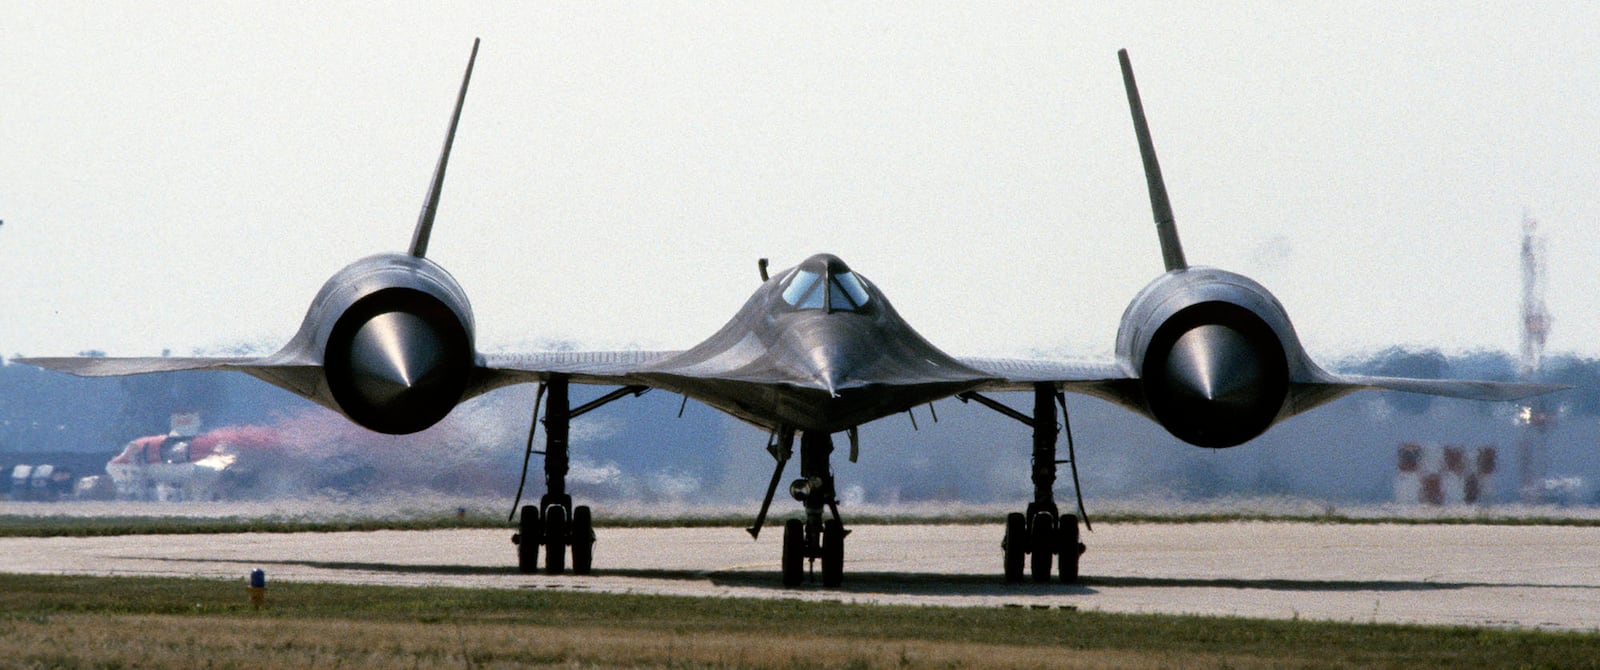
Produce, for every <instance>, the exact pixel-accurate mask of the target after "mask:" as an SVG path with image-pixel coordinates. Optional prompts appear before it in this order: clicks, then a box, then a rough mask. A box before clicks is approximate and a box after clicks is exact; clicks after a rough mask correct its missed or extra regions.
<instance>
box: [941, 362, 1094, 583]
mask: <svg viewBox="0 0 1600 670" xmlns="http://www.w3.org/2000/svg"><path fill="white" fill-rule="evenodd" d="M959 398H960V399H961V400H974V401H977V402H978V403H979V404H982V405H984V406H985V407H988V408H990V409H993V410H995V411H996V412H999V413H1001V414H1004V415H1006V416H1009V417H1011V418H1013V419H1016V420H1018V421H1021V422H1022V423H1024V424H1027V425H1029V426H1031V427H1032V428H1033V502H1031V503H1028V508H1027V511H1026V512H1012V513H1010V514H1008V515H1006V534H1005V539H1004V540H1002V541H1001V542H1000V548H1001V552H1002V555H1003V561H1004V565H1005V576H1006V581H1007V582H1021V581H1023V571H1024V564H1026V566H1027V572H1028V573H1029V574H1030V575H1031V577H1032V578H1033V581H1035V582H1048V581H1050V572H1051V567H1052V564H1054V563H1057V562H1058V559H1059V568H1060V570H1059V574H1060V575H1061V581H1062V582H1065V583H1068V584H1071V583H1073V582H1076V581H1078V559H1079V557H1081V556H1082V555H1083V553H1084V551H1086V548H1085V547H1084V545H1083V542H1081V541H1080V535H1079V532H1078V515H1077V514H1061V512H1060V509H1059V508H1057V507H1056V500H1055V482H1056V466H1057V465H1059V464H1061V463H1068V464H1071V465H1072V485H1073V488H1074V489H1075V490H1077V495H1078V511H1079V512H1082V511H1083V494H1082V492H1081V490H1079V487H1078V468H1077V464H1076V463H1074V462H1073V457H1075V454H1073V453H1072V451H1073V449H1072V430H1071V428H1070V426H1069V427H1068V428H1067V448H1068V453H1069V457H1068V459H1067V460H1065V461H1058V460H1056V434H1057V432H1059V431H1060V429H1061V427H1062V426H1061V425H1059V424H1057V423H1056V403H1057V402H1059V403H1061V409H1062V414H1063V417H1064V416H1065V413H1066V399H1065V398H1064V397H1063V396H1062V395H1061V394H1060V393H1058V392H1056V391H1055V389H1054V388H1052V387H1051V385H1049V384H1037V385H1035V387H1034V394H1033V415H1032V416H1029V415H1027V414H1023V413H1022V412H1018V411H1016V410H1014V409H1011V408H1010V407H1007V406H1005V405H1002V404H1000V403H999V402H997V401H995V400H993V399H990V398H987V397H985V396H982V395H979V394H977V393H963V394H961V395H960V396H959ZM1083 523H1084V527H1085V528H1088V527H1089V520H1088V516H1087V515H1085V516H1084V518H1083Z"/></svg>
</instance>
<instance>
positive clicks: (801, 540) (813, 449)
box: [745, 429, 850, 588]
mask: <svg viewBox="0 0 1600 670" xmlns="http://www.w3.org/2000/svg"><path fill="white" fill-rule="evenodd" d="M774 437H775V441H774V442H773V443H772V445H771V446H770V447H769V450H770V451H771V452H772V455H773V457H774V458H776V459H777V460H778V465H777V468H776V469H775V470H774V471H773V473H772V481H771V482H770V483H769V484H768V485H767V495H766V498H765V499H764V500H763V501H762V503H761V513H760V514H758V515H757V516H756V523H755V525H754V526H751V527H750V528H747V529H745V530H746V531H748V532H749V533H750V536H751V537H758V536H760V534H761V526H762V524H763V523H765V522H766V519H767V510H768V508H770V507H771V505H772V496H773V494H774V493H775V492H776V491H777V488H778V480H779V479H781V478H782V477H783V468H784V466H785V465H787V464H788V463H789V458H790V456H791V455H792V454H793V450H794V431H793V430H792V429H783V430H779V431H778V432H777V433H776V434H775V435H774ZM832 454H833V438H832V436H830V435H829V434H827V433H802V434H801V436H800V478H799V479H796V480H794V482H793V483H791V484H790V485H789V494H790V495H791V496H794V499H795V500H798V501H800V502H801V503H803V504H804V505H805V509H806V518H805V520H804V521H802V520H800V519H790V520H788V521H787V522H785V523H784V524H783V559H782V561H781V566H782V572H783V585H784V586H786V587H789V588H794V587H797V586H799V585H800V584H801V582H804V581H805V578H806V567H807V565H808V564H809V565H811V566H812V567H813V569H814V568H815V564H816V563H817V562H820V563H821V564H822V585H823V586H826V587H830V588H832V587H837V586H839V585H841V584H843V583H844V538H845V536H846V535H849V534H850V531H847V530H845V529H844V522H843V520H841V519H840V518H839V501H838V498H837V497H836V496H835V495H834V485H833V469H832V468H831V467H830V466H829V463H828V459H829V456H830V455H832ZM824 511H826V512H828V513H829V515H830V516H829V517H828V518H826V519H824V517H823V513H824ZM813 574H814V573H813Z"/></svg>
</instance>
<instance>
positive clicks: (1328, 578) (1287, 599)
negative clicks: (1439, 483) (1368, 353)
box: [0, 522, 1600, 631]
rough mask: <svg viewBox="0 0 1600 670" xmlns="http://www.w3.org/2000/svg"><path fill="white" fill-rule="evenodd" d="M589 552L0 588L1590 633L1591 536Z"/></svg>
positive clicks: (290, 559) (363, 546)
mask: <svg viewBox="0 0 1600 670" xmlns="http://www.w3.org/2000/svg"><path fill="white" fill-rule="evenodd" d="M598 534H599V541H598V542H597V544H596V546H595V575H593V576H589V577H577V576H571V575H563V576H546V575H542V574H541V575H522V574H518V573H517V572H516V570H515V553H514V547H513V546H512V544H511V543H510V531H509V530H505V531H501V530H446V531H380V532H358V533H298V534H259V533H249V534H230V535H144V536H121V537H103V538H3V539H0V571H4V572H13V573H38V574H88V575H168V576H198V577H223V578H238V579H240V580H241V581H242V580H243V579H244V577H245V575H246V574H247V573H248V572H249V571H250V570H251V569H252V568H262V569H263V570H265V571H266V573H267V576H268V580H269V585H270V583H271V582H274V581H296V582H350V583H370V584H396V585H455V586H465V587H476V588H508V589H566V590H581V591H601V592H616V593H649V594H666V595H684V596H698V597H755V598H800V599H807V600H831V601H841V602H863V603H892V604H909V605H942V606H958V607H967V606H970V607H1039V608H1072V609H1078V610H1099V611H1107V612H1160V613H1170V614H1203V615H1224V616H1245V617H1263V618H1279V619H1294V618H1298V619H1320V620H1336V621H1353V622H1396V623H1423V624H1449V625H1466V626H1491V627H1521V628H1540V629H1557V630H1584V631H1594V630H1600V529H1595V528H1581V527H1557V526H1505V525H1498V526H1497V525H1481V526H1478V525H1402V524H1372V525H1336V524H1312V523H1277V522H1237V523H1204V524H1139V523H1124V524H1101V525H1098V526H1096V530H1095V532H1093V533H1087V534H1085V543H1086V544H1088V545H1089V553H1087V554H1086V555H1085V556H1084V557H1083V564H1082V570H1083V575H1084V577H1083V580H1082V581H1081V583H1079V584H1075V585H1064V584H1059V583H1052V584H1033V583H1031V582H1030V583H1025V584H1009V585H1008V584H1004V583H1003V582H1002V580H1001V578H1000V567H1001V566H1000V535H1001V529H1000V528H999V527H998V524H996V525H995V526H987V525H978V526H974V525H953V526H942V525H937V526H936V525H905V526H857V527H856V528H855V529H854V532H853V533H852V534H851V535H850V536H849V539H848V540H847V542H846V561H845V585H844V587H842V588H839V589H824V588H821V587H820V586H810V585H808V586H804V587H802V588H799V589H784V588H782V587H781V586H780V585H779V577H778V555H779V545H780V538H779V536H780V535H781V533H779V532H776V531H775V530H774V531H773V532H768V533H766V534H764V535H763V536H762V538H761V540H760V541H759V542H756V541H752V540H751V539H750V537H749V536H748V535H746V534H745V533H744V531H742V530H739V529H733V528H710V529H706V528H695V529H610V528H602V529H599V531H598ZM269 592H270V591H269Z"/></svg>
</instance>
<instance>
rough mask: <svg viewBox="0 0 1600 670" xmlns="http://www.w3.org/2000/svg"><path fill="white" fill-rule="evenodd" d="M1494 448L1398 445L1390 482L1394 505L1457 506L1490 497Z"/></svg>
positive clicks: (1408, 443)
mask: <svg viewBox="0 0 1600 670" xmlns="http://www.w3.org/2000/svg"><path fill="white" fill-rule="evenodd" d="M1494 459H1495V452H1494V447H1477V448H1468V447H1462V446H1455V445H1438V444H1417V443H1415V442H1406V443H1403V444H1401V445H1400V450H1399V459H1398V461H1397V463H1396V465H1397V466H1398V468H1397V469H1398V471H1397V472H1396V474H1395V480H1394V499H1395V502H1398V503H1402V504H1413V505H1460V504H1473V503H1480V502H1489V501H1490V500H1491V499H1492V498H1493V497H1494Z"/></svg>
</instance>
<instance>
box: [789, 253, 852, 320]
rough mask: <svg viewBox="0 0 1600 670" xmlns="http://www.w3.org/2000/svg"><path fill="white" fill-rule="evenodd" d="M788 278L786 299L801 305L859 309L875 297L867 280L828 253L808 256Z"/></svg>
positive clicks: (818, 307) (791, 303)
mask: <svg viewBox="0 0 1600 670" xmlns="http://www.w3.org/2000/svg"><path fill="white" fill-rule="evenodd" d="M785 281H787V282H788V284H787V285H786V286H784V288H783V300H784V302H787V303H789V305H791V306H793V307H795V308H797V309H820V310H826V311H829V312H858V311H863V310H865V309H866V308H867V306H868V304H869V303H870V301H871V295H870V294H869V293H867V287H866V282H865V280H863V279H861V278H860V277H857V276H856V274H855V273H854V272H851V271H850V268H849V267H848V266H846V265H845V264H844V261H841V260H839V259H838V258H837V257H834V256H830V255H828V254H818V255H816V256H812V257H810V258H807V259H806V260H805V262H804V263H801V264H800V267H798V268H795V270H794V272H791V273H789V277H788V278H787V279H786V280H785Z"/></svg>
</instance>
